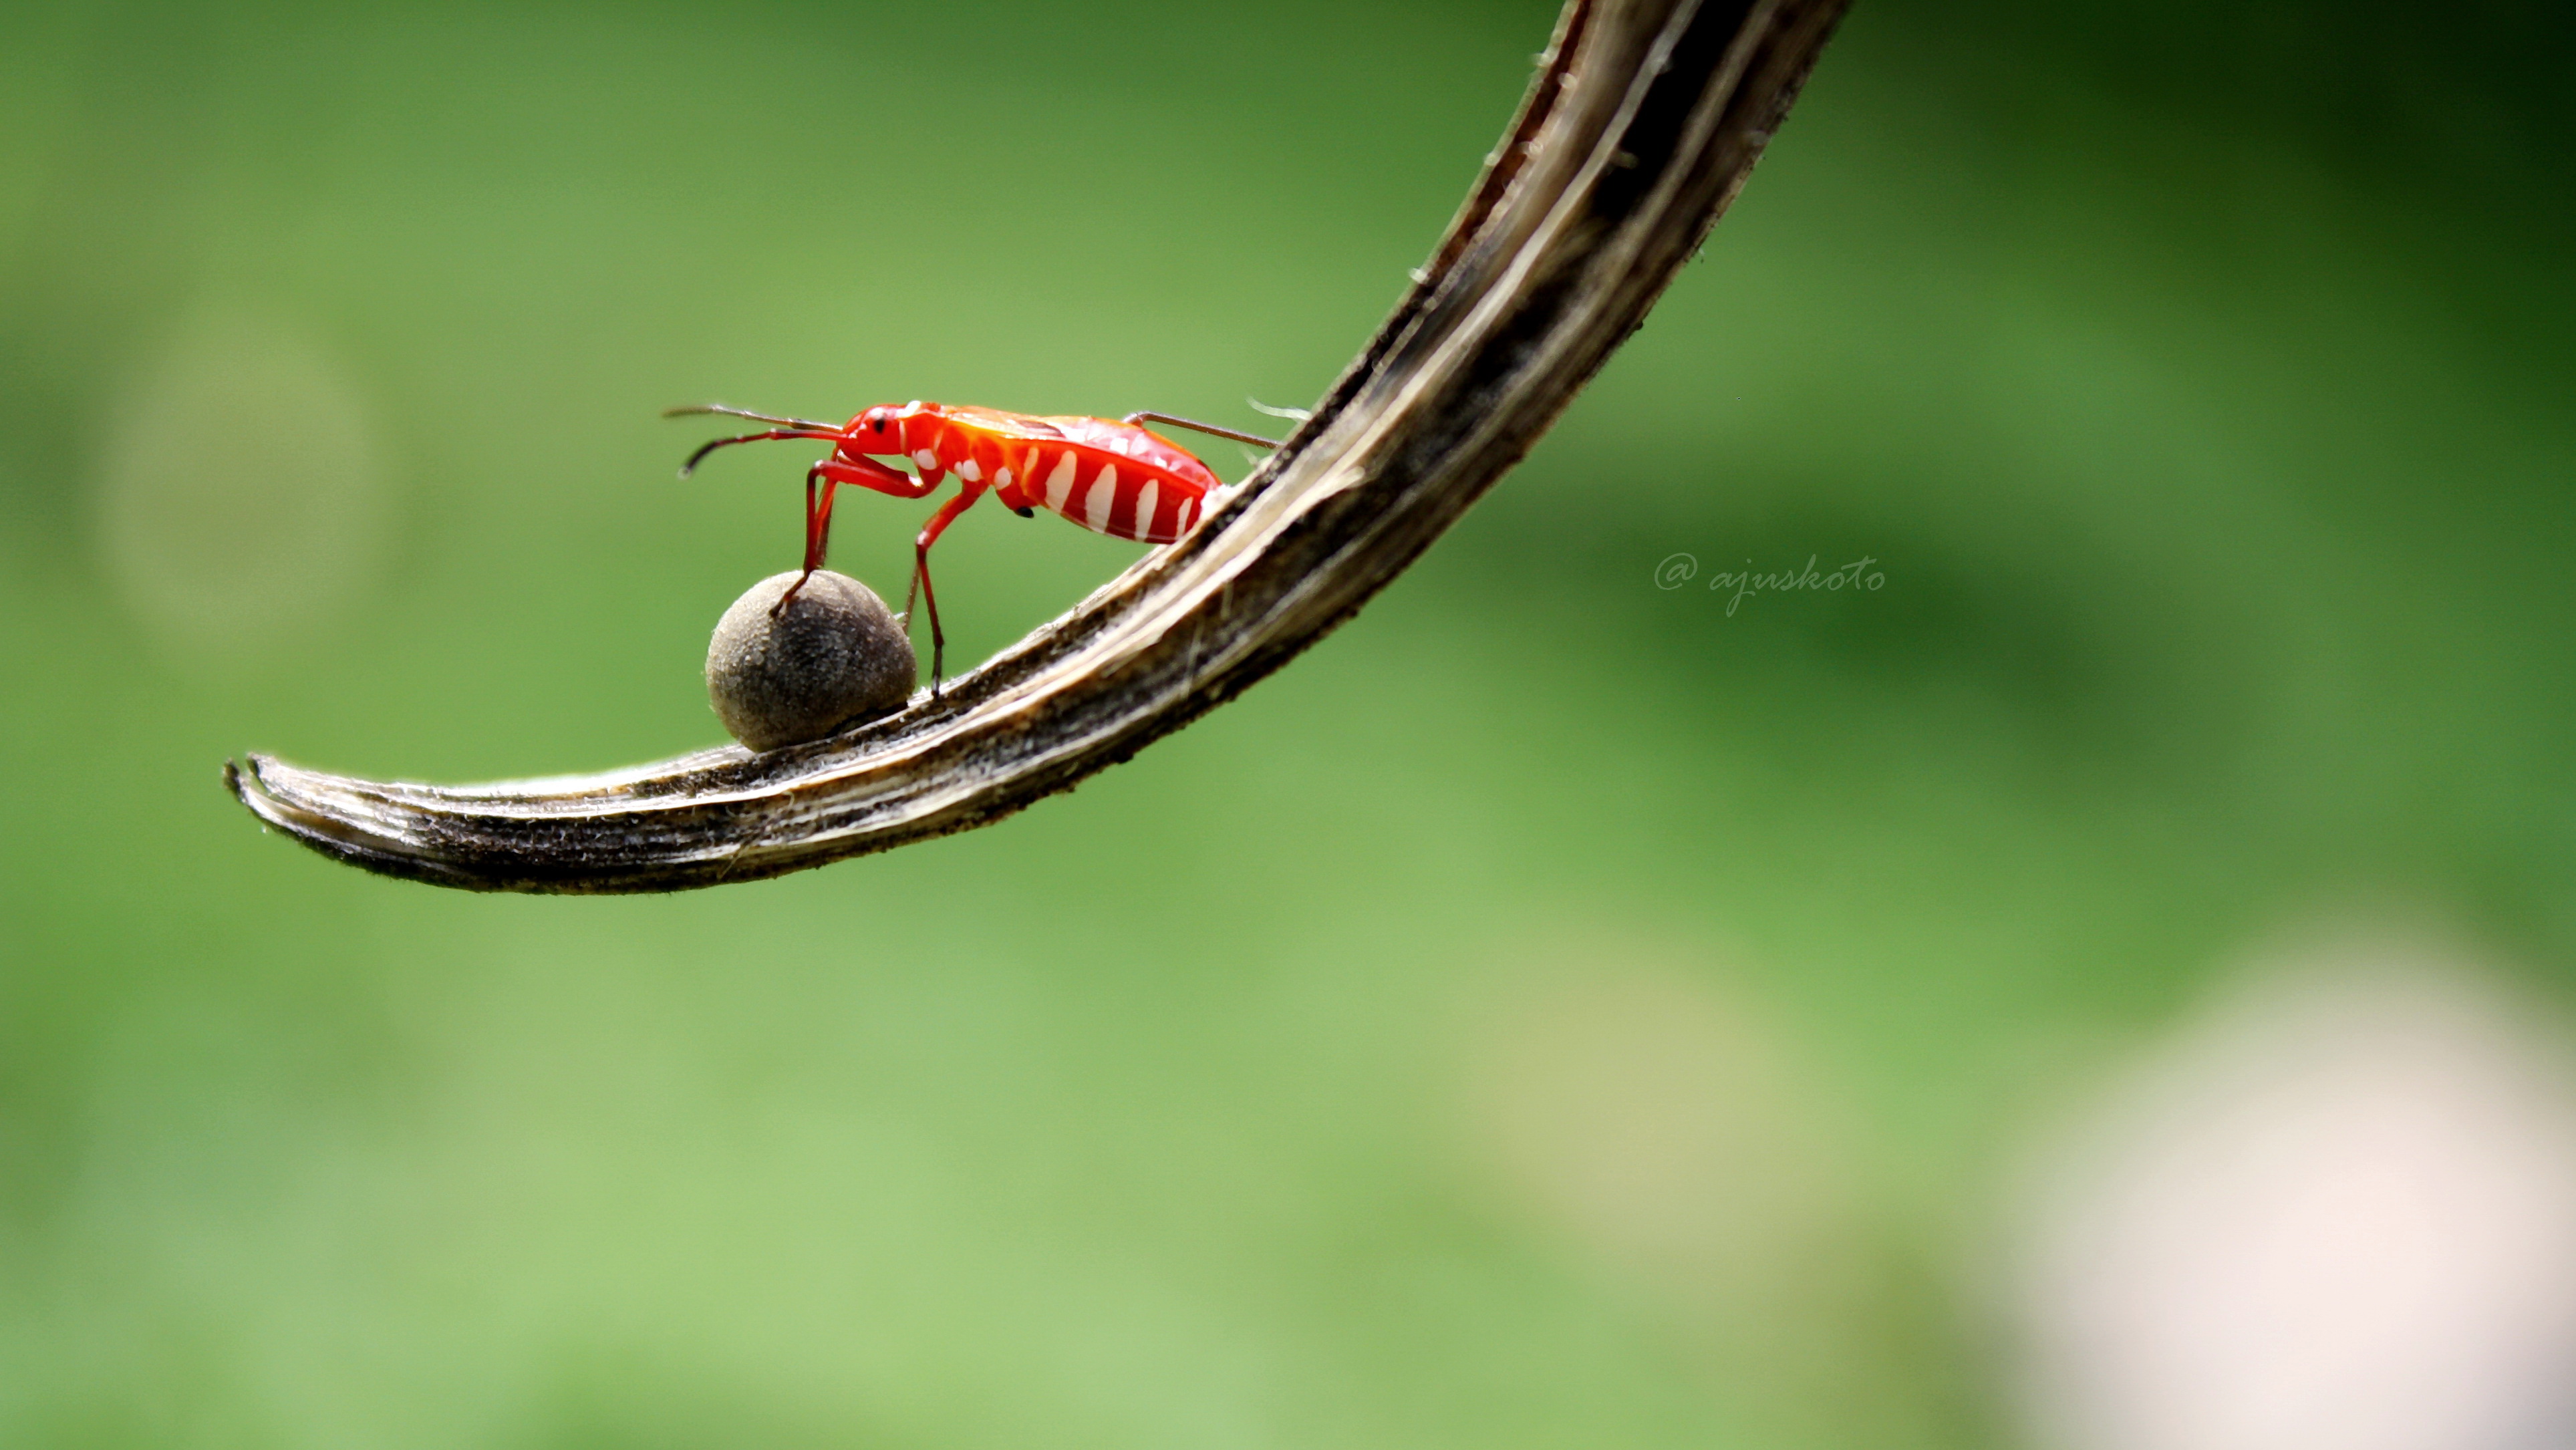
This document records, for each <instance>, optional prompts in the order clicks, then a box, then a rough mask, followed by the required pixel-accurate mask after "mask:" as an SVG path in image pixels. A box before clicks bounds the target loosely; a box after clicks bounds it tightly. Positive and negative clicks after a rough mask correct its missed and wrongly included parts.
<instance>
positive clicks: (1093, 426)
mask: <svg viewBox="0 0 2576 1450" xmlns="http://www.w3.org/2000/svg"><path fill="white" fill-rule="evenodd" d="M687 413H721V414H724V415H726V416H728V417H734V418H749V419H751V420H752V421H753V422H756V423H769V424H773V425H775V426H773V427H771V428H770V429H769V430H768V431H767V432H763V433H746V434H744V435H742V436H741V437H739V438H718V439H716V440H715V441H713V442H711V443H708V444H706V445H704V446H703V447H701V448H699V449H698V451H697V452H695V453H692V454H690V455H689V461H688V462H686V463H683V464H681V465H680V476H681V477H682V478H686V477H688V476H689V471H690V470H691V469H694V468H696V467H697V466H698V463H699V460H701V459H703V458H705V457H706V456H707V455H708V454H710V453H713V452H714V451H715V450H717V449H719V448H723V447H726V446H728V445H730V444H735V443H757V442H760V441H762V440H764V439H770V438H812V439H816V440H819V441H823V442H828V443H830V444H831V445H832V455H831V456H830V457H829V458H826V459H824V460H823V461H822V462H820V463H817V464H815V465H814V466H813V467H812V468H809V469H807V470H806V471H805V574H806V577H808V578H810V577H812V575H813V573H814V571H815V570H817V569H820V568H822V567H823V551H824V548H825V546H826V545H827V544H828V543H829V542H830V540H831V534H832V490H833V489H834V488H836V487H838V486H839V485H841V484H845V483H847V484H855V485H857V486H858V487H860V488H867V489H874V490H876V491H877V492H878V493H885V494H892V495H894V496H895V497H896V498H927V497H928V496H929V495H930V494H931V493H932V492H933V491H935V490H937V489H938V487H939V486H940V485H941V484H942V483H945V482H947V480H948V475H950V474H952V473H953V474H956V475H957V478H958V481H959V485H960V491H959V492H958V494H957V496H956V497H955V498H952V499H950V500H949V501H948V502H946V503H944V504H942V505H940V507H939V511H938V512H936V513H934V514H932V515H931V516H930V522H928V523H926V524H924V525H922V526H921V533H920V535H919V536H918V537H916V538H915V539H914V540H913V541H912V549H913V566H912V582H911V583H910V584H909V585H907V586H906V588H905V590H904V601H903V608H904V613H905V615H907V616H909V615H910V614H911V613H912V600H913V595H914V593H915V591H918V592H919V594H920V597H921V599H922V602H923V603H924V605H926V606H927V607H928V609H929V612H930V689H931V693H932V694H934V695H936V694H937V693H938V692H939V682H940V678H941V676H942V674H943V673H944V671H943V669H942V666H943V665H944V664H945V662H946V645H947V640H946V638H945V637H944V636H943V635H942V634H941V632H940V628H939V594H938V591H937V590H935V589H933V588H932V587H931V583H930V546H931V545H933V544H935V543H937V542H939V536H940V534H942V533H944V532H945V531H946V530H947V528H948V526H949V525H950V524H951V523H953V522H955V521H956V518H957V516H958V515H959V514H962V513H964V512H966V510H968V509H970V508H972V507H974V505H975V500H977V499H979V498H982V497H983V496H984V494H985V492H986V491H987V490H990V491H991V492H992V494H993V496H994V497H996V498H998V499H1000V500H1001V501H1002V505H1003V507H1005V508H1008V509H1009V510H1011V512H1013V513H1016V514H1018V515H1019V516H1020V517H1022V518H1028V517H1031V516H1032V515H1034V514H1035V513H1036V512H1037V510H1038V509H1039V508H1041V507H1043V508H1047V509H1050V510H1052V511H1054V512H1056V513H1059V514H1062V515H1063V516H1064V517H1066V518H1068V519H1071V520H1072V521H1074V522H1075V523H1077V524H1080V525H1082V526H1083V527H1084V528H1086V529H1089V530H1091V531H1092V532H1093V533H1096V534H1107V535H1109V536H1110V537H1112V538H1118V539H1133V540H1135V541H1136V542H1138V543H1140V544H1168V543H1170V542H1171V541H1173V540H1174V539H1177V538H1179V537H1180V536H1181V535H1183V534H1186V533H1188V532H1189V531H1190V529H1191V528H1192V527H1193V526H1194V525H1196V524H1197V523H1198V521H1199V515H1200V512H1201V511H1202V510H1203V509H1204V508H1205V507H1206V500H1207V496H1208V494H1209V492H1210V491H1212V490H1214V489H1216V488H1218V487H1220V485H1219V483H1218V481H1217V476H1216V475H1215V474H1214V473H1211V472H1209V471H1208V466H1207V465H1206V464H1204V463H1201V462H1199V461H1198V459H1196V458H1195V457H1192V456H1191V455H1190V453H1189V451H1188V450H1187V449H1184V448H1182V447H1181V446H1180V445H1179V444H1177V443H1174V442H1173V441H1172V440H1170V439H1169V438H1166V437H1164V436H1162V435H1161V434H1159V433H1154V432H1151V431H1148V430H1147V429H1146V428H1145V427H1144V426H1143V425H1144V424H1146V423H1167V424H1170V425H1171V426H1173V427H1176V428H1188V429H1191V430H1193V431H1195V432H1200V433H1207V434H1212V435H1214V436H1216V437H1219V438H1231V439H1234V440H1235V441H1237V442H1240V443H1251V444H1255V445H1257V446H1259V447H1263V448H1276V447H1278V446H1279V444H1278V443H1277V441H1275V440H1273V439H1269V438H1263V437H1260V436H1259V435H1257V434H1252V433H1238V432H1236V431H1235V430H1234V429H1232V428H1220V427H1217V426H1216V425H1215V424H1212V423H1194V422H1192V421H1190V420H1189V419H1187V418H1176V417H1173V416H1172V415H1171V414H1169V413H1130V414H1128V415H1127V416H1126V417H1124V418H1122V419H1118V420H1116V421H1112V420H1110V419H1107V418H1038V417H1031V416H1029V415H1028V414H1025V413H1005V412H1002V411H1000V410H999V409H995V408H967V407H955V406H951V405H948V404H943V403H923V402H911V403H904V404H902V405H900V406H897V405H894V404H884V405H880V406H878V407H874V408H870V409H868V410H867V411H866V412H864V413H861V414H859V415H858V416H857V417H855V418H852V419H851V420H850V421H849V422H848V423H847V424H844V425H840V426H837V427H836V426H834V425H833V424H830V423H818V422H814V421H812V420H810V419H805V418H780V417H775V416H772V415H770V414H768V413H754V412H751V411H749V410H748V409H743V408H728V407H725V406H723V405H722V404H717V403H709V404H704V405H701V406H698V407H690V408H672V409H669V410H667V411H665V412H664V413H663V415H662V416H664V417H666V418H676V417H679V416H681V415H682V414H687ZM877 455H882V456H883V457H886V458H901V459H903V460H904V461H905V462H907V463H910V464H911V465H912V466H913V469H914V470H915V473H914V474H907V473H905V472H904V471H903V470H901V469H899V468H896V467H894V466H892V465H890V464H887V463H884V462H881V461H880V460H879V457H878V456H877ZM915 474H917V475H918V476H915ZM804 582H805V581H804V580H803V579H799V580H797V581H796V584H795V585H794V586H792V587H790V588H789V589H788V591H787V593H786V594H785V595H783V596H781V597H780V599H779V601H778V604H777V606H776V608H777V609H784V608H786V607H787V601H788V600H790V599H793V598H795V597H796V591H797V589H801V588H803V587H804ZM771 612H772V613H773V614H774V613H775V612H776V609H773V610H772V611H771Z"/></svg>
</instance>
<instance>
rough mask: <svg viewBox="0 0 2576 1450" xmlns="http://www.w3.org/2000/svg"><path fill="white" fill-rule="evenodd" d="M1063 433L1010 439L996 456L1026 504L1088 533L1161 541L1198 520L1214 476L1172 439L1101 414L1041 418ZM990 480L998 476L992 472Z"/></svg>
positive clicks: (1214, 484)
mask: <svg viewBox="0 0 2576 1450" xmlns="http://www.w3.org/2000/svg"><path fill="white" fill-rule="evenodd" d="M1042 421H1044V422H1046V423H1047V424H1049V425H1051V426H1052V427H1054V428H1055V429H1056V430H1057V431H1058V432H1060V433H1062V434H1063V435H1064V438H1063V440H1062V441H1058V440H1055V439H1019V438H1015V439H1012V440H1011V441H1010V442H1009V443H1008V444H1006V445H1005V446H1004V448H1003V462H1004V463H1005V464H1006V465H1007V466H1008V467H1009V468H1010V469H1011V471H1012V473H1013V474H1014V475H1015V476H1016V481H1017V482H1018V484H1019V492H1020V493H1021V494H1022V495H1023V496H1025V497H1026V498H1027V499H1028V500H1029V501H1030V502H1031V503H1035V504H1042V505H1044V506H1045V507H1047V508H1049V509H1051V510H1053V511H1055V512H1056V513H1059V514H1062V515H1063V516H1064V517H1066V518H1068V519H1071V520H1072V521H1073V522H1075V523H1077V524H1080V525H1082V526H1083V527H1084V528H1086V529H1089V530H1091V531H1092V532H1093V533H1098V534H1107V535H1110V536H1111V537H1112V538H1119V539H1133V540H1135V541H1136V542H1138V543H1141V544H1168V543H1170V542H1171V541H1172V540H1174V539H1177V538H1179V537H1180V536H1181V535H1182V534H1184V533H1187V532H1188V531H1189V529H1190V526H1191V525H1192V524H1195V523H1197V522H1198V521H1199V511H1200V509H1201V508H1203V507H1204V506H1205V504H1204V502H1203V501H1204V500H1205V499H1206V497H1207V493H1208V490H1210V489H1212V488H1215V487H1216V486H1217V477H1216V475H1215V474H1213V473H1210V472H1209V471H1208V469H1207V465H1206V464H1203V463H1201V462H1199V461H1198V460H1197V459H1195V458H1193V457H1191V456H1190V455H1189V454H1188V453H1186V452H1184V451H1183V450H1182V449H1181V448H1179V447H1178V446H1177V445H1175V444H1173V443H1171V442H1169V441H1167V440H1165V439H1163V438H1161V437H1158V436H1156V435H1155V434H1153V433H1150V432H1148V431H1146V430H1145V429H1143V428H1139V427H1137V426H1135V425H1134V424H1131V423H1118V422H1113V421H1111V420H1109V419H1107V418H1047V419H1044V420H1042ZM996 482H999V480H998V479H997V480H996Z"/></svg>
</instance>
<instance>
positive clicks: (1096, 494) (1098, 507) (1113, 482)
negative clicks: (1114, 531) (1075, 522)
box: [1082, 463, 1118, 534]
mask: <svg viewBox="0 0 2576 1450" xmlns="http://www.w3.org/2000/svg"><path fill="white" fill-rule="evenodd" d="M1117 502H1118V465H1117V464H1115V463H1104V464H1102V465H1100V476H1099V477H1098V478H1095V479H1093V480H1092V481H1091V492H1089V493H1087V494H1084V495H1083V496H1082V526H1083V527H1084V528H1086V529H1089V530H1091V531H1092V532H1093V533H1095V534H1105V533H1107V532H1109V510H1110V509H1111V508H1112V507H1113V506H1115V505H1116V504H1117Z"/></svg>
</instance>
